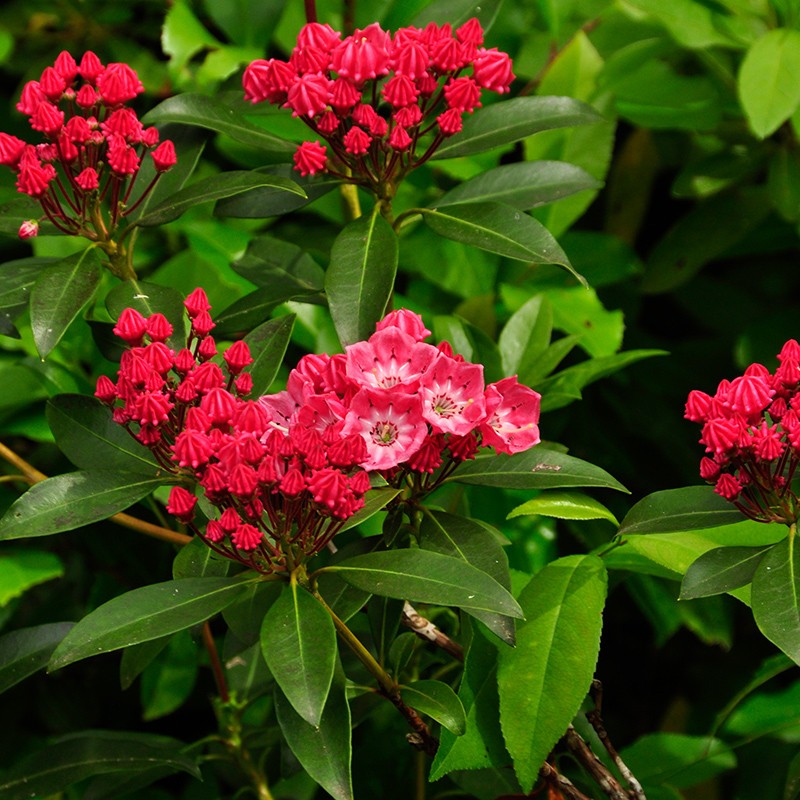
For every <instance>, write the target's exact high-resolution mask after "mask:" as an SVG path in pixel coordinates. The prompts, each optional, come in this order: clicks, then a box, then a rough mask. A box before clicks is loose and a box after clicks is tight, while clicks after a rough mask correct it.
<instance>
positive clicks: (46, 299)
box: [31, 247, 100, 359]
mask: <svg viewBox="0 0 800 800" xmlns="http://www.w3.org/2000/svg"><path fill="white" fill-rule="evenodd" d="M99 283H100V266H99V262H98V258H97V253H96V251H95V249H94V247H87V248H86V249H85V250H84V251H83V252H81V253H76V254H75V255H71V256H69V257H67V258H65V259H64V260H63V261H59V262H58V263H56V264H51V265H50V266H47V267H45V268H44V269H43V270H42V272H41V273H40V275H39V277H38V278H37V279H36V283H34V285H33V288H32V289H31V329H32V330H33V338H34V341H35V342H36V349H37V350H38V351H39V355H40V356H41V357H42V359H45V358H47V356H48V355H49V354H50V352H51V351H52V349H53V348H54V347H55V346H56V345H57V344H58V343H59V342H60V341H61V337H62V336H63V335H64V334H65V333H66V330H67V328H68V327H69V326H70V325H71V324H72V322H73V320H74V319H75V318H76V317H77V316H78V314H79V313H80V310H81V309H82V308H83V307H84V306H85V305H86V304H87V303H88V302H89V300H90V299H91V297H92V295H93V294H94V292H95V289H97V285H98V284H99Z"/></svg>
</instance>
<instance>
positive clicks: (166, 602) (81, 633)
mask: <svg viewBox="0 0 800 800" xmlns="http://www.w3.org/2000/svg"><path fill="white" fill-rule="evenodd" d="M250 580H253V579H252V578H250ZM246 585H247V582H246V581H243V580H241V579H238V578H184V579H182V580H177V581H165V582H163V583H154V584H151V585H149V586H142V587H141V588H139V589H134V590H133V591H131V592H126V593H125V594H123V595H120V596H119V597H115V598H114V599H113V600H109V601H108V602H107V603H104V604H103V605H101V606H100V607H99V608H96V609H95V610H94V611H92V612H91V613H90V614H88V615H87V616H85V617H84V618H83V619H82V620H81V621H80V622H79V623H78V624H77V625H76V626H75V627H74V628H73V629H72V630H71V631H70V632H69V634H67V636H66V638H65V639H64V641H63V642H61V644H60V645H59V646H58V648H57V649H56V651H55V653H53V657H52V658H51V659H50V665H49V669H50V670H56V669H61V667H65V666H67V664H72V663H73V662H74V661H80V660H81V659H83V658H88V657H89V656H95V655H97V654H98V653H108V652H110V651H112V650H119V649H121V648H123V647H128V646H129V645H132V644H138V643H139V642H147V641H150V640H151V639H158V638H159V637H161V636H166V635H167V634H170V633H176V632H177V631H182V630H184V629H185V628H190V627H192V625H197V624H199V623H201V622H205V621H206V620H207V619H209V618H210V617H213V616H214V614H216V613H218V612H219V611H222V609H223V608H225V606H228V605H230V604H231V603H233V602H234V601H235V600H236V599H237V598H238V597H239V596H240V595H241V593H242V590H243V588H244V587H245V586H246Z"/></svg>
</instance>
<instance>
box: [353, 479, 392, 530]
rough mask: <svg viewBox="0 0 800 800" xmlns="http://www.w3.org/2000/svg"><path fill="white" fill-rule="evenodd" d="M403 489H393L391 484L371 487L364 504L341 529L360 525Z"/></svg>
mask: <svg viewBox="0 0 800 800" xmlns="http://www.w3.org/2000/svg"><path fill="white" fill-rule="evenodd" d="M402 491H403V490H402V489H393V488H392V487H391V486H378V487H376V488H374V489H370V490H369V491H368V492H367V493H366V494H365V495H364V505H363V506H362V507H361V508H360V509H359V510H358V511H356V513H355V514H353V516H352V517H348V519H347V521H346V522H345V523H344V525H342V527H341V528H339V530H340V531H346V530H349V529H350V528H355V527H356V525H360V524H361V523H362V522H364V521H366V520H368V519H369V518H370V517H373V516H375V514H377V513H378V512H379V511H382V510H383V509H384V508H385V507H386V505H388V504H389V503H390V502H391V501H392V500H394V498H395V497H397V495H399V494H400V492H402Z"/></svg>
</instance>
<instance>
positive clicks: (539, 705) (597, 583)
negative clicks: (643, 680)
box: [497, 555, 607, 792]
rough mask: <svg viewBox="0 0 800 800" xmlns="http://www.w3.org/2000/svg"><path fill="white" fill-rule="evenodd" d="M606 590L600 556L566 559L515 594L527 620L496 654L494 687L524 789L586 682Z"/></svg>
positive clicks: (590, 674) (593, 660) (530, 783)
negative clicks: (509, 644)
mask: <svg viewBox="0 0 800 800" xmlns="http://www.w3.org/2000/svg"><path fill="white" fill-rule="evenodd" d="M606 587H607V576H606V570H605V566H604V565H603V562H602V561H601V560H600V559H599V558H598V557H597V556H593V555H584V556H567V557H565V558H560V559H558V560H556V561H553V562H551V563H550V564H548V565H547V566H546V567H545V568H544V569H542V570H541V571H540V572H538V573H537V574H536V575H534V576H533V578H532V579H531V581H530V583H529V584H528V585H527V586H526V587H525V589H524V590H523V592H522V594H521V595H520V597H519V601H520V605H521V606H522V609H523V611H524V613H525V618H526V621H525V622H523V623H520V624H519V625H518V627H517V646H516V648H514V649H511V648H503V649H501V650H500V651H499V653H498V668H497V684H498V688H499V692H500V724H501V726H502V728H503V735H504V737H505V741H506V747H507V748H508V752H509V753H510V754H511V758H512V759H513V762H514V771H515V772H516V774H517V778H518V779H519V782H520V784H521V785H522V788H523V790H525V791H526V792H528V791H530V790H531V788H532V787H533V784H534V783H535V781H536V777H537V775H538V774H539V768H540V767H541V765H542V763H543V762H544V760H545V759H546V758H547V755H548V754H549V752H550V751H551V750H552V749H553V746H554V745H555V743H556V742H557V741H558V740H559V739H560V738H561V736H562V735H563V734H564V732H565V731H566V729H567V726H568V725H569V724H570V723H571V722H572V719H573V717H574V716H575V715H576V714H577V713H578V710H579V709H580V706H581V703H582V702H583V699H584V697H585V696H586V693H587V691H588V690H589V686H590V685H591V682H592V678H593V677H594V669H595V665H596V662H597V656H598V653H599V651H600V631H601V629H602V613H603V605H604V603H605V598H606ZM565 675H569V680H568V681H565V680H564V676H565Z"/></svg>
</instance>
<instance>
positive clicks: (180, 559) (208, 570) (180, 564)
mask: <svg viewBox="0 0 800 800" xmlns="http://www.w3.org/2000/svg"><path fill="white" fill-rule="evenodd" d="M233 566H234V562H233V561H231V560H230V559H228V558H223V557H222V556H219V555H217V554H216V553H215V552H214V551H213V550H212V549H211V548H210V547H209V546H208V545H207V544H206V542H205V541H203V539H202V537H200V536H194V537H193V538H192V540H191V541H190V542H189V543H188V544H186V545H184V546H183V547H181V549H180V550H178V552H177V554H176V555H175V560H174V561H173V562H172V577H173V578H175V580H178V579H179V578H224V577H226V576H227V575H228V574H229V573H230V571H231V568H232V567H233Z"/></svg>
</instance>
